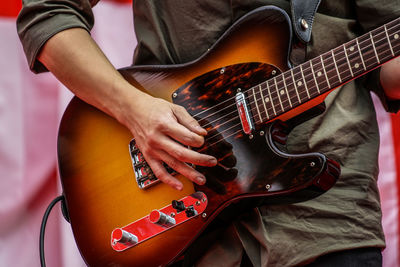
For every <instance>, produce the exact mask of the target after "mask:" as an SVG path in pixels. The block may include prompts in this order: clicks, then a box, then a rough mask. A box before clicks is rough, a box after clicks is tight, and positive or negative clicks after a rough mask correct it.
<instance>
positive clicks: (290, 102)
mask: <svg viewBox="0 0 400 267" xmlns="http://www.w3.org/2000/svg"><path fill="white" fill-rule="evenodd" d="M282 80H283V86H284V87H285V90H286V96H287V99H288V100H289V105H290V107H293V106H292V101H291V100H290V95H289V92H288V89H287V86H286V81H285V80H286V78H285V73H282Z"/></svg>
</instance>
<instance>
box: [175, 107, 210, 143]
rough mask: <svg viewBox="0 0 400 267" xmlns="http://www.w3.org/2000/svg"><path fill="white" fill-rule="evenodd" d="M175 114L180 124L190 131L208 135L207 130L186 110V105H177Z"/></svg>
mask: <svg viewBox="0 0 400 267" xmlns="http://www.w3.org/2000/svg"><path fill="white" fill-rule="evenodd" d="M173 111H174V114H175V116H176V118H177V120H178V122H179V123H180V124H182V125H183V126H185V127H186V128H188V129H189V130H190V131H192V132H195V133H197V134H199V135H203V136H204V135H206V134H207V130H206V129H204V128H203V127H201V126H200V124H199V123H198V122H197V121H196V120H195V119H194V118H193V117H192V116H190V114H189V113H188V112H187V111H186V109H185V108H184V107H181V106H178V105H175V107H174V109H173Z"/></svg>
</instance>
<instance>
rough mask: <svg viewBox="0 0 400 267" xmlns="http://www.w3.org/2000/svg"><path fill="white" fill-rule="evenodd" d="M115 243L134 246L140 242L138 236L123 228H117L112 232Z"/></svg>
mask: <svg viewBox="0 0 400 267" xmlns="http://www.w3.org/2000/svg"><path fill="white" fill-rule="evenodd" d="M112 236H113V242H114V244H116V243H121V244H127V245H128V244H129V245H134V244H136V243H137V242H138V238H137V236H135V235H134V234H132V233H129V232H128V231H125V230H123V229H121V228H117V229H115V230H114V231H113V232H112Z"/></svg>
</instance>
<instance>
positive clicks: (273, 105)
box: [266, 81, 276, 116]
mask: <svg viewBox="0 0 400 267" xmlns="http://www.w3.org/2000/svg"><path fill="white" fill-rule="evenodd" d="M266 84H267V89H268V95H269V100H270V101H271V106H272V110H273V111H274V114H275V116H276V111H275V104H274V101H273V100H272V97H271V91H270V90H269V84H268V81H267V82H266Z"/></svg>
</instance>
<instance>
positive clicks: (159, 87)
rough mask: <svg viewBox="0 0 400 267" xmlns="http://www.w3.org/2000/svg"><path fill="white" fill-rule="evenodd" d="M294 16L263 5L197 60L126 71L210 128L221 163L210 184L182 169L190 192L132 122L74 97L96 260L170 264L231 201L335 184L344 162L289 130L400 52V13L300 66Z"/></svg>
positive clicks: (70, 156) (76, 148) (63, 148)
mask: <svg viewBox="0 0 400 267" xmlns="http://www.w3.org/2000/svg"><path fill="white" fill-rule="evenodd" d="M290 25H291V24H290V20H289V18H288V16H287V14H286V13H285V12H284V11H282V10H280V9H278V8H274V7H263V8H259V9H256V10H254V11H252V12H250V13H248V14H247V15H245V16H243V17H242V18H241V19H239V20H238V21H237V22H236V23H234V25H233V26H232V27H230V28H229V29H228V30H227V31H226V32H225V33H224V34H223V35H222V37H221V38H220V39H219V40H218V41H217V42H216V43H215V44H214V45H213V46H212V47H211V48H210V50H209V51H207V52H206V53H205V54H204V55H203V56H202V57H200V58H199V59H197V60H195V61H193V62H190V63H187V64H182V65H173V66H133V67H128V68H124V69H121V70H120V73H121V74H122V75H123V76H124V78H125V79H126V80H127V81H129V82H130V83H131V84H132V85H134V86H135V87H137V88H139V89H141V90H143V91H145V92H147V93H149V94H151V95H153V96H156V97H160V98H163V99H166V100H168V101H172V102H174V103H176V104H179V105H182V106H183V107H185V108H186V109H187V110H188V112H189V113H190V114H191V115H192V116H193V117H194V118H195V119H197V120H198V121H199V123H200V124H201V125H202V126H203V127H205V128H206V129H207V130H208V135H207V137H206V138H205V145H204V146H203V147H201V148H199V149H198V150H199V151H202V152H206V153H211V154H214V155H216V156H217V158H218V160H219V164H218V166H217V167H215V168H199V170H200V171H202V172H204V173H205V175H206V177H207V184H206V185H203V186H199V185H196V184H193V183H192V182H190V181H189V180H188V179H185V178H184V177H182V176H181V175H177V174H175V175H176V177H177V178H178V179H180V181H181V182H182V183H183V185H184V188H183V190H182V191H176V190H174V189H172V188H171V187H169V186H168V185H165V184H163V183H160V182H158V180H157V178H156V177H155V176H154V175H153V174H152V172H151V169H150V168H149V167H148V165H147V164H146V161H145V159H144V158H143V155H142V154H141V153H140V151H139V150H138V149H137V147H136V145H135V142H134V140H133V137H132V136H131V134H130V132H129V131H128V130H127V129H126V128H124V127H123V126H122V125H120V124H119V123H118V122H117V121H116V120H115V119H113V118H111V117H109V116H107V115H106V114H105V113H103V112H101V111H99V110H98V109H96V108H94V107H92V106H90V105H88V104H86V103H84V102H83V101H81V100H79V99H78V98H76V97H75V98H73V99H72V101H71V103H70V104H69V106H68V107H67V110H66V111H65V113H64V116H63V118H62V122H61V125H60V129H59V137H58V158H59V169H60V174H61V180H62V186H63V191H64V196H65V198H66V204H67V209H68V214H69V218H70V223H71V226H72V230H73V233H74V236H75V240H76V243H77V245H78V247H79V250H80V252H81V255H82V257H83V258H84V260H85V261H86V263H87V264H88V265H90V266H163V265H168V264H171V263H173V262H174V261H176V260H177V259H178V258H179V257H180V256H182V254H183V253H184V252H185V250H186V249H187V248H188V247H189V245H190V244H192V243H193V242H194V241H195V240H196V238H198V237H199V236H200V234H201V233H202V232H203V231H204V230H205V229H206V228H207V226H209V225H210V223H211V222H212V221H213V220H214V218H216V216H217V215H219V214H220V213H221V212H225V210H226V209H229V208H230V207H239V206H240V205H243V203H244V205H245V206H257V205H260V204H265V203H276V202H278V203H284V202H294V201H302V200H306V199H309V198H312V197H315V196H318V195H320V194H322V193H323V192H325V191H327V190H328V189H329V188H330V187H332V186H333V185H334V183H335V182H336V180H337V178H338V177H339V174H340V167H339V165H338V164H337V163H336V162H335V161H333V160H331V159H328V158H327V157H325V156H324V155H323V154H321V153H306V154H301V155H292V154H289V153H288V152H287V151H285V141H286V136H287V134H288V132H289V131H290V128H291V127H292V126H291V125H293V123H294V122H295V121H297V120H302V118H303V119H304V116H305V115H304V114H309V113H313V112H310V111H315V110H317V109H318V107H320V105H319V104H320V103H321V102H323V100H324V98H325V97H326V95H327V94H328V93H329V92H331V91H332V90H333V89H335V88H337V87H339V86H341V85H343V84H344V83H346V82H348V81H350V80H353V79H355V78H357V77H359V76H361V75H363V74H365V73H367V72H368V71H370V70H372V69H374V68H376V67H378V66H380V65H381V64H383V63H385V62H387V61H389V60H391V59H393V58H395V57H397V56H398V55H399V54H400V39H399V34H400V19H399V18H397V19H396V20H394V21H392V22H389V23H388V24H386V25H383V26H381V27H380V28H378V29H376V30H373V31H371V32H369V33H367V34H364V35H362V36H360V37H358V38H357V39H354V40H352V41H349V42H347V43H345V44H343V45H341V46H339V47H337V48H335V49H333V50H331V51H329V52H326V53H324V54H322V55H320V56H318V57H316V58H314V59H312V60H310V61H308V62H305V63H303V64H301V65H299V66H296V67H294V68H289V66H288V52H289V50H290V43H291V34H292V33H291V26H290ZM316 107H317V108H316ZM282 121H284V123H282ZM170 171H171V172H173V170H170ZM231 210H232V209H231Z"/></svg>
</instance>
